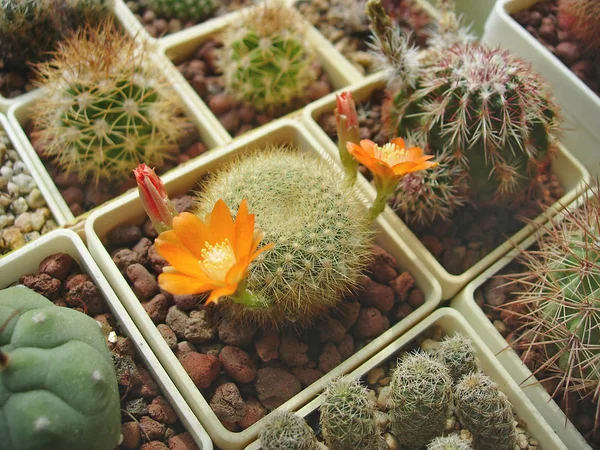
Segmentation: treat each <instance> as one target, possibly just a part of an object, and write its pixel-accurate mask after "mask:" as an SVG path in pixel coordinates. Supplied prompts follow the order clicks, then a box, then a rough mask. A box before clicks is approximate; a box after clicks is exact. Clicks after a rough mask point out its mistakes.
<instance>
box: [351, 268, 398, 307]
mask: <svg viewBox="0 0 600 450" xmlns="http://www.w3.org/2000/svg"><path fill="white" fill-rule="evenodd" d="M394 280H395V279H394ZM394 280H392V281H391V282H390V284H391V283H392V282H393V281H394ZM360 284H361V292H360V294H359V296H358V301H359V302H360V303H362V304H363V305H366V306H374V307H375V308H377V309H379V310H380V311H381V312H383V313H387V312H390V311H391V310H392V308H393V307H394V302H395V297H394V290H393V289H392V288H391V287H389V286H386V285H384V284H379V283H376V282H375V281H373V280H371V279H370V278H369V277H367V276H364V277H362V281H361V283H360Z"/></svg>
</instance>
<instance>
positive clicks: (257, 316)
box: [196, 146, 371, 325]
mask: <svg viewBox="0 0 600 450" xmlns="http://www.w3.org/2000/svg"><path fill="white" fill-rule="evenodd" d="M219 199H222V200H223V201H224V202H225V204H226V205H227V206H228V207H229V209H230V211H231V212H232V214H233V215H235V213H236V211H237V208H238V207H239V205H240V204H241V202H242V200H243V199H247V201H248V208H249V210H250V211H252V213H253V214H255V215H256V227H257V228H258V229H260V230H261V231H262V232H264V238H263V242H268V243H274V247H273V248H272V249H270V250H269V251H267V252H264V253H262V254H260V255H259V256H258V257H257V259H256V260H255V261H254V262H253V263H252V265H251V267H250V271H249V276H248V279H247V282H248V290H250V291H251V292H252V294H253V296H254V298H255V301H256V305H255V306H253V307H248V306H246V305H241V304H238V303H231V305H229V306H230V307H229V308H228V312H229V313H231V314H233V315H234V316H238V317H239V318H240V319H249V320H252V321H254V322H258V323H270V324H273V325H280V324H284V323H289V322H292V323H295V324H297V325H302V324H308V323H311V322H312V321H313V320H314V319H315V318H317V317H320V316H322V314H324V313H326V312H327V311H328V310H329V308H332V307H335V306H336V305H337V304H338V303H339V302H340V301H341V300H342V297H343V295H344V294H347V293H348V292H350V291H351V290H352V289H354V288H355V287H356V285H357V282H358V280H359V278H360V275H361V274H362V273H363V271H364V269H365V267H366V263H367V261H368V256H369V251H370V248H371V231H370V228H369V220H368V218H367V210H366V208H365V207H364V205H363V204H362V202H361V201H360V200H359V198H358V197H357V195H356V194H355V192H354V191H353V190H352V189H351V188H348V186H347V185H346V183H345V182H344V178H343V176H342V175H341V174H340V173H339V171H338V169H336V168H334V167H333V166H332V165H331V164H330V163H329V162H328V161H325V160H322V159H320V158H318V157H316V156H312V155H309V154H308V153H305V152H300V151H299V150H295V149H291V148H287V147H282V146H279V147H273V148H266V149H261V150H258V151H255V152H254V153H250V154H247V155H244V156H243V157H241V158H239V159H236V160H234V161H233V162H231V163H230V164H229V165H228V166H227V167H225V168H224V169H223V170H220V171H218V172H216V173H214V174H212V176H211V177H210V178H209V180H208V181H207V182H205V183H204V187H203V189H202V191H201V193H200V196H199V198H198V204H197V208H196V212H197V214H198V216H199V217H201V218H204V217H205V216H206V215H207V214H208V213H209V212H210V211H211V210H212V208H213V205H214V204H215V203H216V202H217V201H218V200H219Z"/></svg>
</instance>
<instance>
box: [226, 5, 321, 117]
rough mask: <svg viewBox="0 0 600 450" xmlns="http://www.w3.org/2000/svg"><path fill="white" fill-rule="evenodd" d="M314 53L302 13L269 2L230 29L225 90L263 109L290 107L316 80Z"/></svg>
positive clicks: (245, 16) (268, 110) (244, 15)
mask: <svg viewBox="0 0 600 450" xmlns="http://www.w3.org/2000/svg"><path fill="white" fill-rule="evenodd" d="M314 59H315V58H314V54H313V51H312V49H311V47H310V44H309V41H308V39H307V37H306V29H305V26H304V22H303V18H302V16H301V15H300V14H299V13H298V12H297V11H296V10H295V9H293V8H290V7H287V6H285V5H284V4H283V2H281V3H277V2H266V3H263V4H260V5H257V6H255V7H254V8H253V9H252V10H251V11H249V12H247V13H246V14H243V15H242V16H241V17H240V18H239V21H238V22H237V23H234V24H232V26H231V27H229V28H228V31H227V33H226V34H225V36H224V38H223V47H222V49H220V51H219V54H218V64H219V67H220V70H221V71H222V72H223V80H224V84H225V87H226V89H227V91H229V92H230V93H231V95H233V96H234V97H236V98H237V99H238V100H242V101H245V102H247V103H249V104H251V105H253V106H254V107H256V108H257V109H259V110H262V111H265V112H270V113H274V112H277V111H282V110H286V109H289V108H291V107H293V106H294V105H295V103H296V102H297V101H298V100H299V99H300V98H301V97H302V96H304V94H305V93H306V88H307V87H308V86H309V85H310V83H311V82H313V81H314V79H315V77H316V72H315V70H314V69H313V62H314Z"/></svg>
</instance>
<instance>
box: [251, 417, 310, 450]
mask: <svg viewBox="0 0 600 450" xmlns="http://www.w3.org/2000/svg"><path fill="white" fill-rule="evenodd" d="M260 443H261V445H262V449H263V450H319V449H320V448H321V447H320V445H319V442H318V441H317V437H316V436H315V432H314V431H313V429H312V428H311V427H309V426H308V424H307V423H306V422H305V421H304V419H302V418H301V417H298V416H297V415H296V414H294V413H291V412H280V413H274V415H273V417H272V418H271V419H269V421H268V422H267V423H266V424H265V427H264V428H263V429H262V431H261V432H260Z"/></svg>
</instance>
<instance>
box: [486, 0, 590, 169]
mask: <svg viewBox="0 0 600 450" xmlns="http://www.w3.org/2000/svg"><path fill="white" fill-rule="evenodd" d="M538 1H540V0H498V2H497V3H496V6H495V7H494V9H493V10H492V12H491V14H490V16H489V18H488V21H487V22H486V24H485V32H484V34H483V38H482V41H483V42H484V43H485V44H488V45H492V46H498V45H499V46H501V47H505V48H507V49H509V50H511V51H512V52H514V53H515V54H516V55H519V56H521V57H523V58H525V59H527V60H528V61H531V63H532V65H533V68H534V69H535V70H536V71H537V72H538V73H540V74H542V75H543V77H544V78H545V79H546V80H547V81H548V83H549V84H550V85H551V86H552V88H553V89H552V92H553V94H554V95H555V96H556V100H557V101H558V104H559V105H560V106H561V107H562V109H563V115H564V116H565V122H566V124H565V133H564V139H563V142H564V143H565V145H566V146H568V147H569V149H571V152H572V153H573V154H574V155H575V157H577V158H578V159H579V160H580V161H581V162H583V163H584V165H585V166H586V167H587V168H588V169H589V170H590V172H592V174H593V175H598V174H600V154H599V153H598V147H599V146H600V127H598V117H600V97H598V95H596V94H595V93H594V91H592V90H591V89H590V88H589V87H588V86H587V85H586V84H585V83H584V82H583V81H581V80H580V79H579V77H577V76H576V75H575V74H574V73H573V72H571V70H570V69H569V68H568V67H567V66H565V65H564V64H563V63H562V62H561V61H560V60H559V59H558V58H557V57H556V56H554V55H553V54H552V52H550V50H548V49H547V48H546V47H544V45H543V44H541V43H540V42H538V40H537V39H536V38H535V37H533V36H532V35H531V34H530V33H529V32H528V31H527V30H526V29H525V28H523V27H522V26H521V25H520V24H519V23H518V22H517V21H516V20H514V19H513V18H512V17H511V16H510V15H511V14H514V13H517V12H519V11H522V10H524V9H527V8H529V7H530V6H532V5H534V4H535V3H537V2H538Z"/></svg>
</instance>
